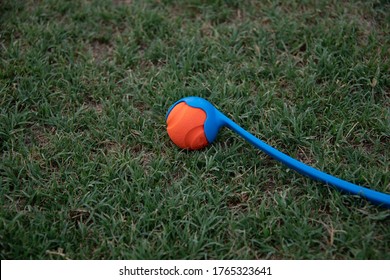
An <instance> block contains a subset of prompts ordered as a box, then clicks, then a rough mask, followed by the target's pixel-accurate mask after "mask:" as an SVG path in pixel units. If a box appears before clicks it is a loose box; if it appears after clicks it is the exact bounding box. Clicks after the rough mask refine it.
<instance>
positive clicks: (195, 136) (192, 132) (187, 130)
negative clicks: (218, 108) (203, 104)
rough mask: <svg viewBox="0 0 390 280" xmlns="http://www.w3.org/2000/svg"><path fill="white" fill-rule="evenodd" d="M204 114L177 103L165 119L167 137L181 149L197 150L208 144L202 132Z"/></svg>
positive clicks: (199, 110) (184, 104)
mask: <svg viewBox="0 0 390 280" xmlns="http://www.w3.org/2000/svg"><path fill="white" fill-rule="evenodd" d="M205 120H206V113H205V112H204V111H203V110H202V109H198V108H193V107H191V106H188V105H187V104H186V103H185V102H180V103H178V104H177V105H176V106H175V107H173V109H172V110H171V111H170V113H169V115H168V118H167V125H168V126H167V131H168V135H169V137H170V138H171V140H172V141H173V143H175V144H176V145H177V146H179V147H180V148H182V149H189V150H198V149H201V148H204V147H205V146H207V145H208V144H209V142H208V141H207V138H206V134H205V131H204V122H205Z"/></svg>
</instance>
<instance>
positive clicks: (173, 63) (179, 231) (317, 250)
mask: <svg viewBox="0 0 390 280" xmlns="http://www.w3.org/2000/svg"><path fill="white" fill-rule="evenodd" d="M389 11H390V4H389V2H388V1H336V0H334V1H314V0H306V1H298V0H296V1H277V0H269V1H254V0H250V1H239V0H230V1H227V0H226V1H222V0H213V1H212V0H185V1H173V0H172V1H169V0H160V1H157V0H154V1H152V0H149V1H136V0H133V1H131V0H123V1H118V0H116V1H108V0H104V1H103V0H83V1H81V0H80V1H63V0H2V1H1V2H0V199H1V207H0V256H1V258H2V259H258V258H261V259H390V210H387V209H384V208H380V207H377V206H375V205H372V204H370V203H369V202H367V201H365V200H364V199H361V198H359V197H356V196H349V195H346V194H343V193H340V192H339V191H337V190H335V189H333V188H331V187H328V186H326V185H324V184H322V183H319V182H315V181H313V180H310V179H308V178H305V177H303V176H302V175H300V174H298V173H296V172H294V171H292V170H290V169H288V168H286V167H285V166H283V165H281V164H280V163H278V162H277V161H275V160H273V159H272V158H270V157H268V156H267V155H265V154H264V153H262V152H261V151H259V150H257V149H255V148H254V147H252V146H251V145H250V144H248V143H246V142H244V141H243V140H242V139H241V138H240V137H239V136H237V135H235V134H234V133H232V132H231V131H229V130H227V129H223V130H221V132H220V133H219V136H218V138H217V140H216V141H215V142H214V143H213V144H212V145H210V146H208V147H206V148H204V149H202V150H199V151H186V150H181V149H179V148H177V147H176V146H175V145H174V144H173V143H172V142H171V141H170V139H169V137H168V135H167V133H166V124H165V114H166V112H167V110H168V108H169V106H170V105H171V104H173V103H174V102H175V101H176V100H178V99H180V98H182V97H185V96H190V95H196V96H200V97H203V98H206V99H208V100H209V101H211V102H212V103H213V104H215V105H216V106H217V107H218V108H219V109H220V110H221V111H222V112H224V113H226V114H227V115H228V116H229V117H230V118H232V119H233V120H234V121H236V122H237V123H239V124H240V125H241V126H243V127H244V128H246V129H247V130H248V131H250V132H251V133H253V134H254V135H256V136H257V137H259V138H260V139H262V140H264V141H265V142H267V143H268V144H270V145H272V146H273V147H275V148H277V149H279V150H281V151H283V152H284V153H286V154H288V155H290V156H292V157H294V158H297V159H299V160H301V161H303V162H304V163H307V164H309V165H311V166H313V167H316V168H318V169H320V170H323V171H325V172H327V173H330V174H333V175H335V176H337V177H340V178H343V179H345V180H347V181H350V182H353V183H355V184H359V185H363V186H366V187H369V188H372V189H375V190H378V191H382V192H387V193H390V171H389V165H390V110H389V108H390V95H389V92H390V69H389V66H390V60H389V49H390V13H389Z"/></svg>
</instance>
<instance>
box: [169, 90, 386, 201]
mask: <svg viewBox="0 0 390 280" xmlns="http://www.w3.org/2000/svg"><path fill="white" fill-rule="evenodd" d="M166 119H167V130H168V134H169V136H170V138H171V139H172V141H173V142H174V143H175V144H176V145H178V146H179V147H181V148H185V149H200V148H203V147H205V146H207V145H208V144H211V143H212V142H213V141H214V140H215V139H216V138H217V134H218V131H219V129H220V128H221V127H223V126H226V127H228V128H230V129H231V130H233V131H235V132H236V133H238V134H239V135H240V136H241V137H243V138H244V139H245V140H247V141H248V142H249V143H251V144H252V145H253V146H255V147H257V148H258V149H260V150H262V151H263V152H265V153H266V154H268V155H269V156H271V157H273V158H274V159H276V160H278V161H280V162H282V163H283V164H285V165H287V166H288V167H290V168H291V169H294V170H295V171H297V172H299V173H301V174H303V175H305V176H308V177H310V178H312V179H315V180H318V181H321V182H323V183H325V184H328V185H332V186H334V187H336V188H338V189H340V190H342V191H345V192H347V193H350V194H354V195H359V196H360V197H363V198H365V199H367V200H369V201H371V202H373V203H375V204H378V205H381V206H384V207H387V208H390V195H389V194H385V193H381V192H378V191H374V190H371V189H368V188H365V187H362V186H358V185H355V184H352V183H349V182H347V181H344V180H341V179H339V178H336V177H334V176H331V175H329V174H327V173H324V172H322V171H319V170H317V169H315V168H313V167H310V166H308V165H306V164H304V163H302V162H300V161H298V160H296V159H293V158H291V157H289V156H287V155H286V154H284V153H282V152H280V151H278V150H277V149H275V148H273V147H271V146H269V145H267V144H266V143H264V142H263V141H261V140H260V139H258V138H256V137H255V136H253V135H252V134H250V133H249V132H248V131H246V130H245V129H243V128H242V127H240V126H239V125H238V124H236V123H235V122H233V121H232V120H231V119H229V118H228V117H227V116H225V115H224V114H223V113H221V112H220V111H218V110H217V109H216V108H215V107H214V106H213V105H212V104H211V103H210V102H208V101H207V100H205V99H203V98H200V97H186V98H183V99H180V100H179V101H177V102H176V103H174V104H173V105H172V106H171V107H170V108H169V110H168V113H167V115H166Z"/></svg>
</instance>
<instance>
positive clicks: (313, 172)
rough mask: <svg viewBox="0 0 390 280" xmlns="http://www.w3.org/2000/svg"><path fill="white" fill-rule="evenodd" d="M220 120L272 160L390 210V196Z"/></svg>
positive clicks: (222, 116)
mask: <svg viewBox="0 0 390 280" xmlns="http://www.w3.org/2000/svg"><path fill="white" fill-rule="evenodd" d="M219 117H220V118H221V119H222V122H223V124H224V125H225V126H227V127H228V128H230V129H231V130H233V131H235V132H237V133H238V134H239V135H241V136H242V137H243V138H244V139H245V140H247V141H248V142H249V143H251V144H252V145H253V146H255V147H257V148H259V149H260V150H262V151H263V152H265V153H266V154H268V155H269V156H271V157H273V158H274V159H276V160H278V161H280V162H282V163H284V164H285V165H287V166H288V167H290V168H291V169H294V170H295V171H297V172H299V173H301V174H303V175H305V176H308V177H310V178H312V179H315V180H318V181H321V182H324V183H325V184H329V185H333V186H335V187H337V188H339V189H341V190H343V191H346V192H348V193H350V194H355V195H359V196H361V197H363V198H365V199H368V200H370V201H372V202H374V203H375V204H379V205H382V206H385V207H388V208H390V195H389V194H385V193H381V192H377V191H374V190H370V189H368V188H365V187H362V186H358V185H355V184H352V183H350V182H347V181H344V180H341V179H339V178H336V177H334V176H331V175H329V174H327V173H325V172H322V171H319V170H317V169H315V168H313V167H310V166H308V165H306V164H304V163H302V162H300V161H298V160H296V159H293V158H291V157H289V156H288V155H286V154H284V153H282V152H280V151H278V150H277V149H275V148H273V147H271V146H269V145H267V144H266V143H264V142H263V141H261V140H260V139H258V138H256V137H255V136H254V135H252V134H250V133H249V132H248V131H246V130H245V129H243V128H242V127H240V126H239V125H238V124H236V123H235V122H233V121H232V120H231V119H229V118H228V117H226V116H225V115H224V114H222V113H221V115H220V116H219Z"/></svg>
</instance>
